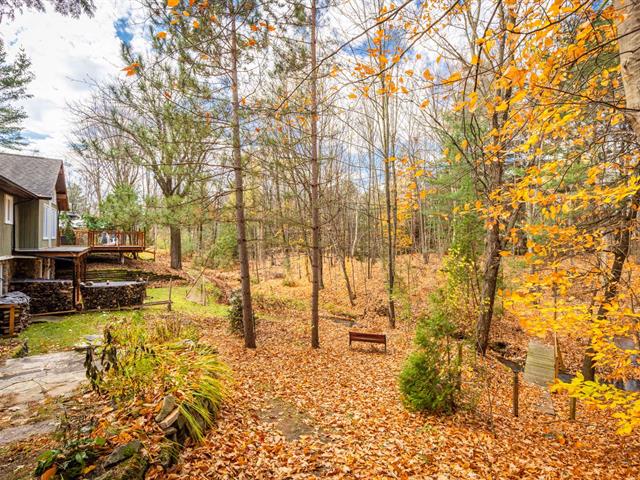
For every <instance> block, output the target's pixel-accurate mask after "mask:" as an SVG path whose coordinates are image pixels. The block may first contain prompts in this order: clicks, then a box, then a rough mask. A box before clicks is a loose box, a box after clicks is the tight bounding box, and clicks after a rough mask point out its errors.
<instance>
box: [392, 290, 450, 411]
mask: <svg viewBox="0 0 640 480" xmlns="http://www.w3.org/2000/svg"><path fill="white" fill-rule="evenodd" d="M440 302H441V298H440V299H438V298H437V297H435V302H433V312H432V313H431V315H430V316H429V317H427V318H425V319H423V320H422V321H421V322H420V324H419V326H418V330H417V332H416V345H417V350H416V351H415V352H413V353H412V354H411V355H410V356H409V358H408V359H407V362H406V364H405V366H404V368H403V369H402V372H401V373H400V380H399V381H400V391H401V392H402V396H403V401H404V403H405V405H406V406H407V407H408V408H409V409H411V410H416V411H427V412H433V413H449V412H452V411H453V410H454V409H455V408H456V397H457V396H458V392H459V388H460V371H461V370H460V369H461V364H460V363H461V362H460V359H459V358H458V354H457V351H456V349H455V348H454V347H455V342H454V341H453V339H452V335H453V333H454V331H455V325H454V324H453V323H452V322H450V321H449V320H448V319H447V315H446V312H445V311H444V310H443V309H442V308H441V307H440V306H441V303H440Z"/></svg>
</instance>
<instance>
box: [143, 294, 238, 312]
mask: <svg viewBox="0 0 640 480" xmlns="http://www.w3.org/2000/svg"><path fill="white" fill-rule="evenodd" d="M189 288H190V287H175V286H174V287H173V288H172V289H171V302H172V304H173V305H172V307H173V310H174V311H176V312H182V313H190V314H195V315H206V316H209V317H223V316H225V315H226V314H227V309H228V307H227V305H220V304H218V303H215V302H214V301H213V299H212V298H211V297H210V298H209V302H210V303H209V305H200V304H198V303H194V302H191V301H189V300H187V292H188V291H189ZM147 295H148V298H147V301H149V302H155V301H159V300H168V299H169V287H164V288H150V289H148V290H147ZM154 308H156V307H154ZM157 308H165V307H164V306H163V307H157Z"/></svg>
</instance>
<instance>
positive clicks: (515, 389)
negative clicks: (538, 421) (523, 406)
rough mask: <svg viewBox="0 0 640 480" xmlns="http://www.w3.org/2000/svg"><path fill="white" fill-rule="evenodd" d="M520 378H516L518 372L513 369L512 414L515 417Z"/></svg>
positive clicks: (517, 411)
mask: <svg viewBox="0 0 640 480" xmlns="http://www.w3.org/2000/svg"><path fill="white" fill-rule="evenodd" d="M519 387H520V379H519V378H518V372H517V371H515V370H514V371H513V416H514V417H517V416H518V414H519V408H518V407H519V405H518V395H519V391H518V390H519Z"/></svg>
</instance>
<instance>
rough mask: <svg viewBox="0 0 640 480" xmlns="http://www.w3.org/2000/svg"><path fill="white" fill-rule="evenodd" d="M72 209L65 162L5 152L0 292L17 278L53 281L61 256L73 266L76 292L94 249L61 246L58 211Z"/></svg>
mask: <svg viewBox="0 0 640 480" xmlns="http://www.w3.org/2000/svg"><path fill="white" fill-rule="evenodd" d="M68 209H69V202H68V198H67V187H66V181H65V174H64V164H63V162H62V160H55V159H51V158H43V157H34V156H25V155H15V154H9V153H0V294H3V293H6V292H7V291H8V290H10V289H11V284H12V282H14V281H15V279H21V280H53V279H54V277H55V261H56V260H61V261H67V262H71V263H72V264H73V273H74V275H73V276H74V279H73V280H74V282H73V283H74V290H76V284H77V283H79V277H80V271H81V268H82V260H83V259H84V257H85V256H86V254H88V252H89V249H88V248H87V247H82V246H59V242H58V215H59V212H60V211H66V210H68ZM25 288H26V287H25ZM73 296H74V301H77V300H78V298H79V294H78V293H76V292H75V291H74V295H73Z"/></svg>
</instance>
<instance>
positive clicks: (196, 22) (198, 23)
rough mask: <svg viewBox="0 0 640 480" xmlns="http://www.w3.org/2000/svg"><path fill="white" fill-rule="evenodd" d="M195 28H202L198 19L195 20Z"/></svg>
mask: <svg viewBox="0 0 640 480" xmlns="http://www.w3.org/2000/svg"><path fill="white" fill-rule="evenodd" d="M193 28H200V22H199V21H198V20H194V21H193Z"/></svg>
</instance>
